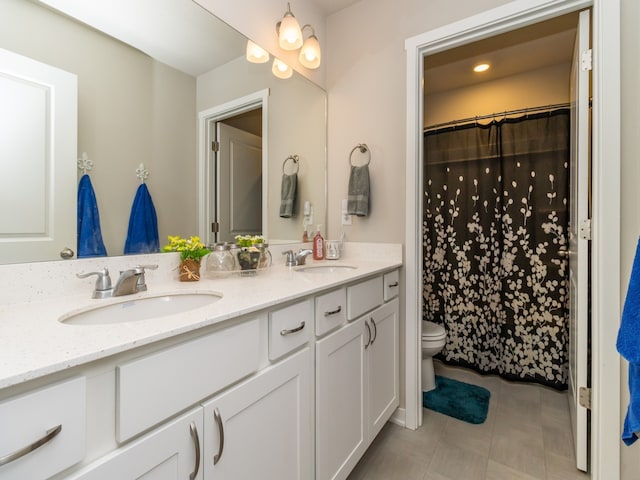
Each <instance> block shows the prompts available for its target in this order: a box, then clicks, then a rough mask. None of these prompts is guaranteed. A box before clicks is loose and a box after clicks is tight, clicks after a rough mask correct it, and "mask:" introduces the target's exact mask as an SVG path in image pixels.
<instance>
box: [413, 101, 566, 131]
mask: <svg viewBox="0 0 640 480" xmlns="http://www.w3.org/2000/svg"><path fill="white" fill-rule="evenodd" d="M570 106H571V104H570V103H555V104H552V105H544V106H541V107H529V108H521V109H519V110H511V111H509V112H506V111H505V112H500V113H492V114H489V115H479V116H476V117H469V118H463V119H460V120H451V121H449V122H444V123H436V124H435V125H430V126H428V127H424V131H425V132H427V131H429V130H436V129H438V128H442V127H449V126H454V127H455V126H456V125H463V124H467V123H478V120H486V119H487V118H493V119H495V118H496V117H504V118H506V117H508V116H510V115H518V114H520V113H533V112H544V111H551V110H557V109H559V108H568V107H570Z"/></svg>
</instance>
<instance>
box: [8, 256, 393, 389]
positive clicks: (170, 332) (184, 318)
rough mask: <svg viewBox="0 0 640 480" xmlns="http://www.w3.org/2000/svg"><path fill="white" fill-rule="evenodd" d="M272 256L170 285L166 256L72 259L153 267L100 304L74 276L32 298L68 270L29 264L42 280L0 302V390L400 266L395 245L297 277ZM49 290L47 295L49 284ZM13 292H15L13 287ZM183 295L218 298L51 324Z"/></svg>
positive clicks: (84, 267) (169, 262)
mask: <svg viewBox="0 0 640 480" xmlns="http://www.w3.org/2000/svg"><path fill="white" fill-rule="evenodd" d="M359 245H360V246H359ZM358 246H359V247H358ZM273 250H274V249H273V248H272V251H273ZM275 250H276V253H279V252H277V249H275ZM278 257H280V255H274V265H272V266H271V267H269V268H267V269H265V270H263V271H260V272H259V273H258V274H257V275H255V276H249V277H243V276H239V275H237V274H234V275H232V276H229V277H225V278H210V277H208V276H207V275H206V273H205V268H204V265H203V268H202V278H201V280H200V281H198V282H180V281H178V278H177V271H175V266H176V265H174V264H176V261H177V260H176V258H177V257H175V256H174V255H171V257H169V256H168V254H157V255H145V256H141V258H136V257H135V256H134V257H115V258H117V259H118V260H112V259H92V261H91V262H85V263H84V264H82V263H81V262H83V261H82V260H79V261H77V264H76V265H75V269H76V271H77V270H78V269H79V268H81V269H82V270H83V271H89V269H91V268H101V267H98V265H100V264H102V266H104V265H107V266H108V268H109V269H110V270H111V271H114V272H117V271H118V267H119V265H118V264H117V263H114V264H113V265H108V264H109V263H110V262H120V268H122V266H121V264H122V262H123V259H126V261H127V264H128V265H130V266H132V265H136V264H137V263H136V262H139V263H141V264H148V263H153V262H154V260H155V261H156V263H158V264H160V268H159V269H158V270H157V271H153V272H148V273H147V285H148V291H146V292H142V293H137V294H134V295H127V296H122V297H115V298H109V299H102V300H95V299H92V298H91V293H92V287H93V283H94V281H95V278H94V279H93V280H92V281H89V282H87V281H86V280H85V281H82V282H81V283H78V280H76V279H74V280H73V281H71V280H70V279H69V282H70V283H74V282H75V283H74V287H73V288H71V291H70V292H69V294H66V295H57V296H54V297H52V296H51V295H50V294H49V295H45V294H42V295H38V294H37V292H46V291H47V283H50V282H55V281H56V278H55V276H56V275H55V273H56V272H55V270H56V268H58V267H57V266H56V265H55V264H54V263H57V264H62V265H63V266H64V267H60V268H61V269H62V270H61V271H60V272H59V273H60V275H61V277H69V275H70V272H71V271H72V270H73V267H71V268H69V267H68V265H65V264H67V263H68V262H51V263H50V264H49V265H48V266H46V267H42V266H37V264H31V265H36V266H35V267H34V268H35V269H38V268H47V273H48V275H47V278H48V280H47V278H45V279H41V280H40V281H39V283H40V285H37V286H34V285H29V286H30V287H31V290H34V291H36V294H31V295H29V296H27V297H25V299H24V300H25V301H19V302H17V303H9V302H8V301H4V302H2V298H0V302H2V303H0V389H2V388H6V387H10V386H12V385H17V384H20V383H23V382H26V381H28V380H33V379H36V378H39V377H43V376H45V375H49V374H53V373H56V372H60V371H63V370H65V369H67V368H71V367H76V366H79V365H83V364H87V363H89V362H92V361H95V360H99V359H102V358H106V357H108V356H111V355H114V354H117V353H121V352H125V351H127V350H130V349H133V348H137V347H140V346H143V345H148V344H151V343H153V342H157V341H160V340H164V339H168V338H171V337H174V336H177V335H180V334H183V333H187V332H191V331H195V330H197V329H200V328H203V327H207V326H210V325H214V324H216V323H219V322H223V321H225V320H229V319H232V318H236V317H239V316H241V315H245V314H249V313H253V312H258V311H261V310H264V309H268V308H270V307H272V306H274V305H277V304H282V303H286V302H290V301H294V300H296V299H299V298H302V297H306V296H309V295H314V294H316V293H317V292H321V291H323V290H327V289H331V288H332V287H337V286H339V285H341V284H345V283H351V282H354V281H357V280H359V279H362V278H365V277H368V276H371V275H374V274H377V273H383V272H386V271H390V270H393V269H395V268H398V267H400V266H401V265H402V246H401V245H395V244H393V245H392V244H346V245H345V255H343V258H342V259H341V260H337V261H332V260H324V261H319V262H314V261H313V260H307V265H309V266H313V265H320V264H322V265H327V266H336V265H350V266H354V267H357V268H355V269H336V270H335V271H333V272H318V271H315V272H300V271H297V268H296V267H286V266H284V262H283V258H278ZM169 259H170V260H169ZM87 267H88V268H87ZM114 267H115V268H114ZM7 268H9V269H11V268H16V267H15V266H8V267H7ZM52 270H53V271H52ZM4 273H12V272H4ZM3 276H4V275H3ZM74 276H75V275H74ZM5 278H6V277H5ZM115 279H117V276H116V278H115ZM64 280H65V278H60V279H58V280H57V281H58V282H62V281H64ZM50 286H51V288H52V289H54V290H55V288H54V286H53V285H50ZM25 287H26V286H25ZM0 288H2V285H0ZM15 288H20V285H19V284H18V286H17V287H15ZM80 290H81V291H82V292H81V293H79V292H80ZM184 293H194V294H207V293H208V294H211V293H215V294H218V295H221V298H220V299H218V300H216V301H213V302H211V303H208V304H206V305H204V306H201V307H198V308H193V309H187V310H185V311H181V312H180V313H176V314H171V315H163V316H160V317H157V318H149V319H145V320H135V321H131V322H119V323H110V324H97V325H73V324H65V323H62V322H60V321H59V320H60V318H63V317H65V316H66V315H69V314H70V313H73V312H78V311H83V310H85V309H90V308H92V307H99V306H105V305H108V304H110V303H120V302H128V301H135V300H137V299H141V298H144V297H155V296H159V295H171V294H173V295H176V294H184ZM40 297H43V298H40Z"/></svg>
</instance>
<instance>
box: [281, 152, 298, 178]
mask: <svg viewBox="0 0 640 480" xmlns="http://www.w3.org/2000/svg"><path fill="white" fill-rule="evenodd" d="M289 160H291V161H292V162H293V163H294V165H295V166H296V170H295V172H293V173H290V174H289V175H297V174H298V171H299V170H300V164H299V163H298V162H299V161H300V157H299V156H298V155H289V156H288V157H287V158H285V160H284V162H282V173H283V174H284V173H285V171H284V169H285V167H286V166H287V162H288V161H289Z"/></svg>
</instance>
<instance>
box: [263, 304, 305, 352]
mask: <svg viewBox="0 0 640 480" xmlns="http://www.w3.org/2000/svg"><path fill="white" fill-rule="evenodd" d="M312 320H313V309H312V304H311V299H308V300H305V301H303V302H299V303H295V304H293V305H289V306H288V307H285V308H281V309H280V310H275V311H273V312H271V313H269V360H275V359H276V358H280V357H281V356H283V355H286V354H287V353H289V352H291V351H292V350H294V349H296V348H298V347H299V346H301V345H304V344H305V343H307V342H308V341H309V340H310V339H311V332H312V330H313V322H312Z"/></svg>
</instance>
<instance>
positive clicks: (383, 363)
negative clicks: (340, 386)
mask: <svg viewBox="0 0 640 480" xmlns="http://www.w3.org/2000/svg"><path fill="white" fill-rule="evenodd" d="M366 318H367V319H368V321H369V324H370V325H371V330H372V337H371V345H369V348H368V349H367V362H368V364H367V382H366V383H367V396H366V399H367V409H366V410H367V418H368V427H369V442H371V441H373V439H374V438H375V436H376V435H377V434H378V432H380V430H381V429H382V427H383V426H384V424H385V423H386V421H387V420H389V418H390V417H391V415H392V414H393V412H394V411H395V409H396V408H397V407H398V405H399V397H398V390H399V377H398V375H399V365H398V362H399V358H400V357H399V355H398V300H397V299H396V300H394V301H392V302H389V303H387V304H385V305H383V306H382V307H380V308H378V309H377V310H374V311H373V312H372V313H371V314H369V315H367V316H366Z"/></svg>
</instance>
